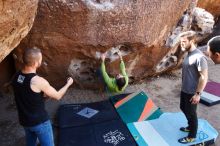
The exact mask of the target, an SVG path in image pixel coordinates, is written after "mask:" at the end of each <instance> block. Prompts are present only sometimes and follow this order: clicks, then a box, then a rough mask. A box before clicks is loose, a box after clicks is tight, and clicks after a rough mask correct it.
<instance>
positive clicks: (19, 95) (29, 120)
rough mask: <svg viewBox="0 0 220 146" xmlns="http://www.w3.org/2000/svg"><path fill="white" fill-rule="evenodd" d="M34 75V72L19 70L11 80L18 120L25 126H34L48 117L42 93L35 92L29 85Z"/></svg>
mask: <svg viewBox="0 0 220 146" xmlns="http://www.w3.org/2000/svg"><path fill="white" fill-rule="evenodd" d="M34 76H36V74H35V73H29V74H23V73H22V72H21V71H19V72H18V73H17V74H16V75H15V77H14V79H13V81H12V86H13V89H14V96H15V102H16V106H17V110H18V117H19V122H20V124H21V125H22V126H25V127H30V126H35V125H38V124H40V123H43V122H45V121H47V120H48V119H49V116H48V114H47V112H46V110H45V104H44V97H43V93H42V92H41V93H36V92H34V91H32V89H31V87H30V81H31V79H32V78H33V77H34Z"/></svg>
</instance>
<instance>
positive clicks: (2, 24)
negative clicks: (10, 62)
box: [0, 0, 38, 62]
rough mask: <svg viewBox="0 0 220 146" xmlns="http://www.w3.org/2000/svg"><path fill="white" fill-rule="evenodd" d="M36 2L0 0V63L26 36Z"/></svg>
mask: <svg viewBox="0 0 220 146" xmlns="http://www.w3.org/2000/svg"><path fill="white" fill-rule="evenodd" d="M37 4H38V0H0V62H1V61H2V60H3V59H4V58H5V57H6V56H7V55H8V54H9V53H10V52H11V51H12V50H13V49H14V48H15V47H16V46H17V45H18V44H19V43H20V41H21V40H22V39H23V38H24V37H25V36H26V35H27V33H28V32H29V30H30V29H31V26H32V24H33V21H34V18H35V14H36V10H37Z"/></svg>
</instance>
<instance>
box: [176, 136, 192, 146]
mask: <svg viewBox="0 0 220 146" xmlns="http://www.w3.org/2000/svg"><path fill="white" fill-rule="evenodd" d="M194 141H195V138H190V137H183V138H180V139H179V140H178V142H179V143H182V144H187V143H191V142H194Z"/></svg>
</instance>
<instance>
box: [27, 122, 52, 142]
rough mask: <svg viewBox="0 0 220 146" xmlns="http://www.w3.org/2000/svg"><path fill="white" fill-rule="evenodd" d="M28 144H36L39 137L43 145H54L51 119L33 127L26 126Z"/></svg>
mask: <svg viewBox="0 0 220 146" xmlns="http://www.w3.org/2000/svg"><path fill="white" fill-rule="evenodd" d="M24 130H25V138H26V146H36V145H37V138H38V140H39V142H40V145H41V146H54V141H53V130H52V126H51V122H50V120H48V121H46V122H44V123H41V124H39V125H36V126H33V127H24Z"/></svg>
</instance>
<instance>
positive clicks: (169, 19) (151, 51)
mask: <svg viewBox="0 0 220 146" xmlns="http://www.w3.org/2000/svg"><path fill="white" fill-rule="evenodd" d="M190 2H191V0H184V1H180V0H172V2H171V1H170V0H138V1H137V0H133V1H121V0H75V1H69V0H46V1H45V0H40V1H39V9H38V14H37V16H36V20H35V22H34V25H33V28H32V30H31V32H30V33H29V35H28V36H27V37H26V38H25V39H24V40H23V41H22V43H21V44H20V45H19V47H18V48H17V49H16V50H15V52H14V56H16V57H15V58H16V64H17V66H18V67H19V66H20V64H21V62H22V61H21V55H22V52H23V50H24V49H25V48H28V47H33V46H36V47H38V48H40V49H42V52H43V65H42V67H41V69H40V73H41V74H42V75H43V76H44V77H46V78H47V79H48V80H49V81H50V82H51V83H52V84H53V85H58V84H57V83H59V84H60V83H64V82H65V79H66V77H67V75H71V76H72V77H74V79H75V81H77V83H78V84H79V85H80V86H81V85H82V86H90V85H91V87H94V86H95V85H96V81H97V80H96V76H97V74H96V71H97V70H98V68H99V65H100V60H99V57H100V53H101V52H106V51H107V52H108V58H107V59H108V60H107V62H106V64H107V69H108V71H109V72H110V73H111V74H112V75H114V74H116V73H117V72H118V71H119V58H118V57H117V55H116V54H115V52H117V50H118V49H119V50H120V51H121V52H122V54H123V58H124V60H125V64H126V67H127V71H128V75H129V77H130V79H131V81H132V79H133V80H134V81H138V80H139V79H141V78H144V77H146V76H148V75H152V74H154V73H155V68H156V65H157V64H158V63H159V62H160V60H161V59H162V58H163V57H164V55H166V53H167V52H168V51H169V48H167V47H165V42H166V39H167V37H168V36H169V35H170V33H171V31H172V30H173V29H174V28H175V26H176V25H177V23H178V21H179V19H180V18H181V17H182V15H183V13H184V11H185V10H186V9H188V7H189V4H190Z"/></svg>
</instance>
